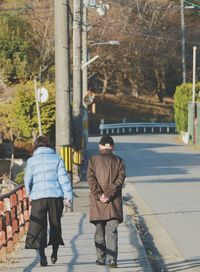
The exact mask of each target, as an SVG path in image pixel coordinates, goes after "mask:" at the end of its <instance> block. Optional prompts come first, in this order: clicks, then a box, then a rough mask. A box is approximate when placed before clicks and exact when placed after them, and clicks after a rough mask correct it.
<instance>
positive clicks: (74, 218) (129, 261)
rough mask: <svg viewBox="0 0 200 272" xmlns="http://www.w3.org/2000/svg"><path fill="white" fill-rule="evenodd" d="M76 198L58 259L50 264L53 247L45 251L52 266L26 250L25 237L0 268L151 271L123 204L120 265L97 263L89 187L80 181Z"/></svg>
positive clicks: (64, 221)
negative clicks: (112, 265)
mask: <svg viewBox="0 0 200 272" xmlns="http://www.w3.org/2000/svg"><path fill="white" fill-rule="evenodd" d="M74 192H75V194H76V195H77V197H76V198H75V200H74V212H73V213H70V212H65V213H64V216H63V219H62V231H63V239H64V242H65V246H61V247H60V249H59V253H58V261H57V262H56V264H54V265H53V264H51V262H50V255H51V247H48V248H47V250H46V255H47V258H48V262H49V265H48V266H47V267H41V266H40V263H39V256H38V254H37V252H36V251H35V250H25V249H24V239H25V238H23V239H22V240H21V242H20V244H19V245H18V249H17V250H16V251H15V253H14V254H12V258H10V261H9V263H7V264H4V265H3V266H0V271H2V272H6V271H13V272H14V271H15V272H22V271H23V272H29V271H54V272H55V270H56V269H57V270H58V271H59V272H62V271H65V272H79V271H83V272H86V271H88V272H89V271H95V272H103V271H119V272H139V271H144V272H151V271H152V270H151V268H150V265H149V262H148V260H147V257H146V253H145V250H144V248H143V245H142V243H141V240H140V237H139V235H138V232H137V230H136V228H135V225H134V224H133V222H132V219H131V216H130V215H129V214H128V213H127V212H128V210H126V207H124V223H122V224H120V227H119V254H118V268H117V269H110V268H109V267H108V266H104V267H103V266H97V265H96V264H95V260H96V253H95V247H94V241H93V235H94V226H93V225H92V224H90V223H89V219H88V193H89V190H88V186H87V183H86V182H80V183H78V184H77V185H76V186H74Z"/></svg>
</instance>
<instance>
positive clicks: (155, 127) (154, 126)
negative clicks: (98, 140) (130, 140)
mask: <svg viewBox="0 0 200 272" xmlns="http://www.w3.org/2000/svg"><path fill="white" fill-rule="evenodd" d="M99 129H100V131H101V135H103V134H111V135H116V134H137V133H176V124H175V123H116V124H103V123H102V124H100V125H99Z"/></svg>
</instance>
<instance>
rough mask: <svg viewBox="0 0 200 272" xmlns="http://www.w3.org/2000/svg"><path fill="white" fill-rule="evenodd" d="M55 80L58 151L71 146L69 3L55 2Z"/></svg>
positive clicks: (63, 0) (65, 0)
mask: <svg viewBox="0 0 200 272" xmlns="http://www.w3.org/2000/svg"><path fill="white" fill-rule="evenodd" d="M54 10H55V78H56V149H57V151H59V152H60V148H61V147H62V146H66V145H70V144H71V110H70V61H69V52H70V48H69V3H68V0H54Z"/></svg>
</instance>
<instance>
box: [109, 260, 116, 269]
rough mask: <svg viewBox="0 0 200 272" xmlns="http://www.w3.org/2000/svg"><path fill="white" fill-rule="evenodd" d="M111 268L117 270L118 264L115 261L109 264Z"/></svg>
mask: <svg viewBox="0 0 200 272" xmlns="http://www.w3.org/2000/svg"><path fill="white" fill-rule="evenodd" d="M109 267H110V268H117V263H116V262H114V261H111V262H109Z"/></svg>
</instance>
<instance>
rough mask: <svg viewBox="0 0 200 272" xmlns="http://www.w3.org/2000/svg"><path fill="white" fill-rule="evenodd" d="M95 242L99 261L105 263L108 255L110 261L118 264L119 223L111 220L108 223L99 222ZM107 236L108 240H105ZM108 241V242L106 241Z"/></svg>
mask: <svg viewBox="0 0 200 272" xmlns="http://www.w3.org/2000/svg"><path fill="white" fill-rule="evenodd" d="M95 225H96V231H95V235H94V242H95V247H96V253H97V259H98V260H99V261H100V262H102V263H104V262H105V261H106V255H107V257H108V261H109V262H110V261H113V262H115V263H116V262H117V255H118V231H117V228H118V226H119V221H118V220H116V219H111V220H108V221H97V222H96V223H95ZM105 236H106V238H107V239H105ZM106 240H107V241H106Z"/></svg>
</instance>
